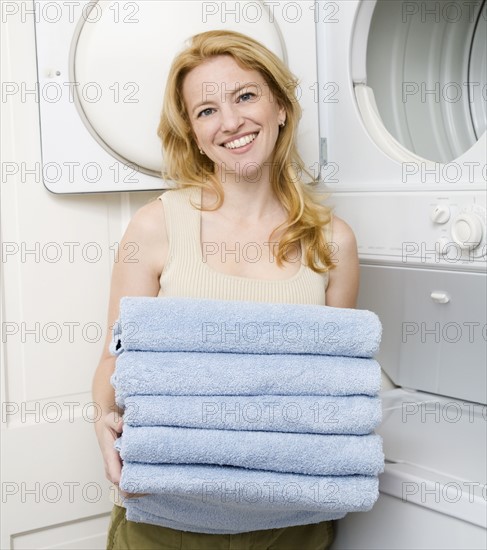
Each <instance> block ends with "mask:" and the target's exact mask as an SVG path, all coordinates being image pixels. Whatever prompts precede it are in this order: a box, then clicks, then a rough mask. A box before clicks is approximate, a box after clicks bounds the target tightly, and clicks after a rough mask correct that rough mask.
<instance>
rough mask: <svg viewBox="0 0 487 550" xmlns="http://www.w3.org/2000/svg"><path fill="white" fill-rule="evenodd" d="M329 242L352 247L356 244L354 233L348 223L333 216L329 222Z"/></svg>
mask: <svg viewBox="0 0 487 550" xmlns="http://www.w3.org/2000/svg"><path fill="white" fill-rule="evenodd" d="M331 236H332V238H331V240H332V241H334V242H337V243H341V244H342V245H349V246H350V245H354V244H356V239H355V233H354V232H353V229H352V228H351V227H350V226H349V225H348V223H347V222H346V221H345V220H344V219H342V218H340V217H338V216H336V215H335V214H333V216H332V221H331Z"/></svg>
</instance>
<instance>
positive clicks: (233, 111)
mask: <svg viewBox="0 0 487 550" xmlns="http://www.w3.org/2000/svg"><path fill="white" fill-rule="evenodd" d="M242 122H243V120H242V117H241V115H240V113H239V112H238V109H237V108H235V107H234V106H233V105H226V106H224V107H222V109H221V129H222V131H224V132H235V131H236V130H237V129H238V128H239V127H240V126H241V124H242Z"/></svg>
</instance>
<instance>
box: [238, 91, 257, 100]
mask: <svg viewBox="0 0 487 550" xmlns="http://www.w3.org/2000/svg"><path fill="white" fill-rule="evenodd" d="M254 97H255V94H253V93H252V92H246V93H245V94H242V95H241V96H239V98H238V99H239V100H240V101H249V99H252V98H254Z"/></svg>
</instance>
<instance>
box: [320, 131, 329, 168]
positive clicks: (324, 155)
mask: <svg viewBox="0 0 487 550" xmlns="http://www.w3.org/2000/svg"><path fill="white" fill-rule="evenodd" d="M327 164H328V139H327V138H320V166H321V167H322V168H323V167H324V166H326V165H327Z"/></svg>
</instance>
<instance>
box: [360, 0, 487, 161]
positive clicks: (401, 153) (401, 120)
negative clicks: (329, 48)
mask: <svg viewBox="0 0 487 550" xmlns="http://www.w3.org/2000/svg"><path fill="white" fill-rule="evenodd" d="M352 40H353V42H352V58H351V70H352V80H353V85H354V91H355V99H356V102H357V105H358V108H359V111H360V114H361V116H362V119H363V122H364V124H365V126H366V128H367V131H368V133H369V135H370V137H371V138H372V139H373V140H374V142H375V143H376V144H377V145H378V146H379V147H380V148H381V149H382V150H383V151H384V152H385V153H386V154H388V155H389V157H391V158H392V159H394V160H397V161H399V162H406V161H410V160H415V161H418V160H419V161H426V162H428V161H429V162H435V163H448V162H451V161H453V160H454V159H456V158H458V157H460V156H461V155H462V154H464V153H465V152H466V151H468V150H469V149H470V148H472V147H473V146H474V145H475V144H476V143H477V141H478V140H479V139H480V137H481V136H482V134H484V133H485V131H486V127H487V109H486V101H487V76H486V73H487V1H486V0H474V1H473V2H464V1H463V0H440V1H439V0H407V1H400V0H395V1H390V0H365V1H363V2H362V3H361V6H360V8H359V10H358V12H357V17H356V20H355V25H354V35H353V39H352Z"/></svg>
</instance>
